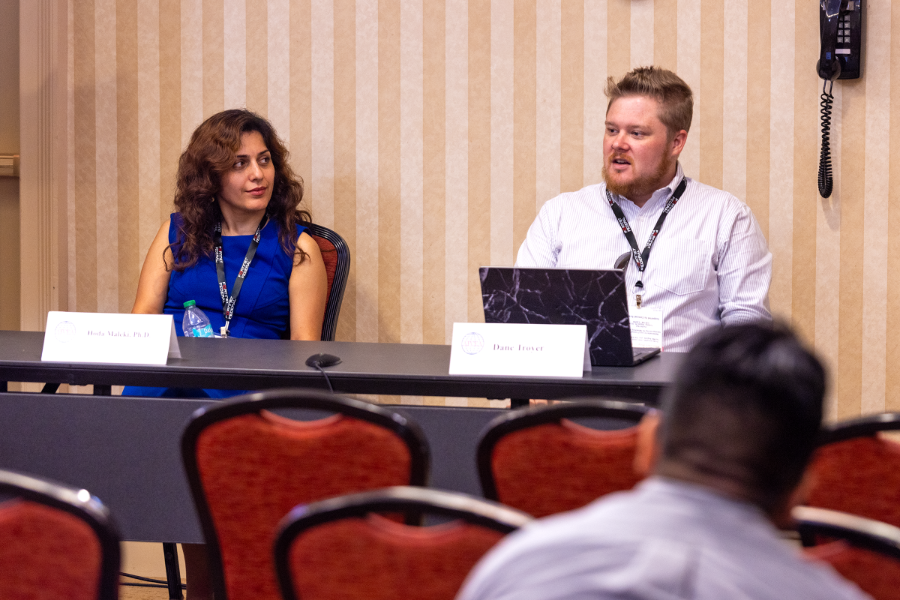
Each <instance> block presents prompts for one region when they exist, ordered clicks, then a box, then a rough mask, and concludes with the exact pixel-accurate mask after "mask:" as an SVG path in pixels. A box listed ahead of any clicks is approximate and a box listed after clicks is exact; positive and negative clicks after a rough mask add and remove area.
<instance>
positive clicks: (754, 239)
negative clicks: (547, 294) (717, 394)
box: [516, 164, 772, 351]
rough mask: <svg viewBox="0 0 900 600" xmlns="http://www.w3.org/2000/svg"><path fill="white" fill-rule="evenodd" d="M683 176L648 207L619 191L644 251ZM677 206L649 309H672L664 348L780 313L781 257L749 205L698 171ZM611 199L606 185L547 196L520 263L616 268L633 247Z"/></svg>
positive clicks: (654, 255) (647, 296) (648, 285)
mask: <svg viewBox="0 0 900 600" xmlns="http://www.w3.org/2000/svg"><path fill="white" fill-rule="evenodd" d="M682 177H684V173H683V171H682V169H681V165H680V164H679V165H678V170H677V173H676V175H675V178H674V179H673V180H672V181H671V183H670V184H669V185H668V186H667V187H664V188H662V189H660V190H657V191H656V192H655V193H654V194H653V196H652V197H651V198H650V200H649V201H647V203H646V204H644V206H643V207H642V208H638V207H637V206H636V205H635V204H634V203H632V202H631V201H629V200H626V199H625V198H622V197H620V196H616V195H613V200H615V201H616V202H617V203H618V205H619V206H620V207H621V208H622V212H623V213H624V214H625V217H626V218H627V219H628V223H629V225H630V226H631V228H632V230H633V231H634V235H635V238H636V239H637V242H638V246H639V248H640V249H641V250H642V251H643V249H644V245H645V244H646V243H647V239H648V238H649V236H650V232H651V231H653V226H654V225H655V224H656V220H657V219H658V218H659V215H660V214H661V213H662V211H663V208H664V207H665V205H666V200H668V198H669V196H671V195H672V193H673V192H674V190H675V188H676V187H677V185H678V183H679V182H680V181H681V178H682ZM685 179H686V180H687V189H686V190H685V192H684V195H683V196H682V197H681V200H680V201H679V202H678V203H677V204H676V205H675V207H674V208H673V209H672V210H671V211H670V212H669V215H668V217H667V218H666V221H665V224H664V225H663V227H662V229H661V230H660V232H659V236H658V238H657V240H656V242H654V244H653V249H652V250H651V252H650V258H649V260H648V261H647V268H646V270H645V271H644V277H643V284H644V293H643V294H642V298H641V300H642V303H641V304H642V306H643V307H647V308H659V309H661V311H662V315H663V349H665V350H673V351H687V350H689V349H690V348H691V346H692V345H693V342H694V341H695V340H696V339H697V336H698V335H699V334H700V333H702V332H703V331H705V330H706V329H708V328H710V327H712V326H716V325H719V324H726V325H734V324H737V323H746V322H751V321H759V320H771V319H772V315H771V313H770V312H769V284H770V282H771V280H772V254H771V253H770V252H769V249H768V246H767V245H766V240H765V238H764V237H763V234H762V231H761V230H760V228H759V225H758V224H757V222H756V219H754V218H753V213H752V212H750V208H749V207H748V206H747V205H746V204H744V203H743V202H741V201H740V200H738V199H737V198H735V197H734V196H732V195H731V194H729V193H727V192H723V191H722V190H717V189H716V188H713V187H710V186H708V185H704V184H702V183H699V182H697V181H694V180H692V179H690V178H685ZM630 251H631V246H630V245H629V244H628V240H627V239H626V238H625V235H624V234H623V233H622V229H621V228H620V227H619V224H618V222H617V221H616V217H615V215H614V214H613V211H612V209H611V208H610V206H609V203H608V202H607V199H606V184H605V183H599V184H596V185H590V186H588V187H586V188H584V189H581V190H579V191H577V192H571V193H566V194H560V195H559V196H557V197H556V198H553V199H551V200H548V201H547V203H546V204H544V206H543V208H541V211H540V213H539V214H538V216H537V218H536V219H535V221H534V223H532V224H531V227H530V228H529V230H528V235H527V237H526V238H525V241H524V242H523V243H522V246H521V247H520V248H519V254H518V257H517V259H516V266H517V267H543V268H571V269H611V268H612V267H613V265H614V263H615V261H616V259H617V258H618V257H619V256H621V255H622V254H624V253H625V252H630ZM638 275H639V271H638V268H637V265H636V264H635V262H634V259H631V260H630V261H629V264H628V269H627V272H626V276H625V280H626V283H627V285H628V290H629V293H630V292H631V291H632V290H633V289H634V284H635V282H637V280H638Z"/></svg>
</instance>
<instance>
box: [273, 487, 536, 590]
mask: <svg viewBox="0 0 900 600" xmlns="http://www.w3.org/2000/svg"><path fill="white" fill-rule="evenodd" d="M384 514H390V515H394V516H397V517H399V516H400V515H405V516H407V517H410V516H411V517H412V518H413V520H415V519H416V518H418V517H420V516H421V515H434V516H436V517H439V518H441V519H452V520H453V521H452V522H451V523H446V522H442V523H440V524H438V525H435V526H431V527H418V526H413V525H406V524H402V523H399V522H397V521H391V520H388V519H386V518H384V517H383V516H381V515H384ZM530 520H531V517H529V516H528V515H526V514H524V513H522V512H520V511H517V510H515V509H512V508H508V507H505V506H502V505H499V504H495V503H493V502H488V501H486V500H481V499H479V498H474V497H472V496H468V495H465V494H460V493H456V492H445V491H438V490H432V489H426V488H417V487H408V486H399V487H392V488H386V489H382V490H376V491H371V492H362V493H358V494H351V495H347V496H339V497H337V498H331V499H329V500H323V501H321V502H316V503H313V504H310V505H307V506H298V507H297V508H295V509H294V510H292V511H291V512H290V514H288V516H286V517H285V518H284V519H282V521H281V524H280V525H279V530H278V534H277V537H276V540H275V548H274V551H275V568H276V571H277V573H278V583H279V585H280V586H281V593H282V596H283V597H284V598H285V600H298V599H300V598H303V599H304V600H324V599H326V598H327V599H331V598H341V599H342V600H387V599H393V598H404V599H406V600H424V599H428V600H452V599H453V598H454V597H455V596H456V594H457V592H458V591H459V588H460V587H461V586H462V583H463V581H464V580H465V578H466V576H467V575H468V573H469V571H470V570H471V569H472V567H474V566H475V564H476V563H477V562H478V560H479V559H480V558H481V557H482V556H483V555H484V553H485V552H487V551H488V550H489V549H490V548H491V547H493V546H494V545H495V544H496V543H497V542H498V541H500V539H502V538H503V536H505V535H506V534H508V533H510V532H512V531H514V530H515V529H517V528H519V527H521V526H523V525H525V524H526V523H528V522H529V521H530Z"/></svg>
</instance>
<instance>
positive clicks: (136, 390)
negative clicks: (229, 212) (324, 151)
mask: <svg viewBox="0 0 900 600" xmlns="http://www.w3.org/2000/svg"><path fill="white" fill-rule="evenodd" d="M182 223H183V221H182V218H181V214H180V213H172V215H171V217H170V220H169V243H170V244H175V243H176V235H177V233H178V231H179V229H180V227H181V224H182ZM304 231H306V227H304V226H302V225H298V226H297V237H300V234H301V233H303V232H304ZM252 239H253V236H252V235H234V236H223V237H222V254H223V259H224V262H225V281H226V282H227V283H228V291H229V293H230V292H231V291H232V290H233V288H234V281H235V279H236V277H237V273H238V271H239V270H240V268H241V264H243V262H244V257H245V256H246V254H247V249H248V248H249V247H250V242H251V240H252ZM295 239H296V238H295ZM293 267H294V260H293V257H292V256H288V255H287V254H285V252H284V249H283V248H282V247H281V243H280V241H279V240H278V227H277V224H276V223H271V222H270V223H268V224H267V225H266V226H265V227H264V228H263V230H262V234H261V236H260V240H259V247H258V248H257V249H256V256H254V258H253V262H252V263H251V264H250V270H249V271H248V272H247V277H246V279H244V285H243V286H242V287H241V293H240V296H238V300H237V304H236V305H235V309H234V316H233V317H232V319H231V325H229V326H228V333H229V335H230V336H231V337H239V338H256V339H286V338H288V337H289V326H290V317H291V310H290V301H289V298H288V282H289V280H290V278H291V270H292V269H293ZM188 300H194V301H196V302H197V307H198V308H200V309H201V310H202V311H203V312H204V313H206V316H207V317H209V321H210V323H211V324H212V328H213V331H215V332H216V333H218V332H219V329H220V328H221V327H222V326H224V325H225V317H224V316H223V315H222V297H221V296H220V295H219V281H218V278H217V276H216V262H215V259H213V258H212V257H210V256H201V257H200V259H199V260H198V261H197V263H196V264H195V265H194V266H193V267H191V268H190V269H187V270H184V271H172V272H171V274H170V275H169V291H168V294H167V296H166V304H165V307H164V308H163V313H164V314H167V315H172V316H173V317H174V319H175V333H176V334H178V336H179V337H181V336H183V335H184V331H183V330H182V327H181V321H182V319H183V318H184V303H185V302H187V301H188ZM242 393H244V392H243V391H242V390H207V389H203V390H201V389H199V388H197V389H184V388H149V387H136V386H128V387H126V388H125V390H124V391H123V392H122V394H123V395H127V396H162V397H180V398H184V397H190V398H202V397H210V398H227V397H229V396H235V395H238V394H242Z"/></svg>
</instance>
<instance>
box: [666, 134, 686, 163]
mask: <svg viewBox="0 0 900 600" xmlns="http://www.w3.org/2000/svg"><path fill="white" fill-rule="evenodd" d="M687 136H688V132H687V131H685V130H684V129H682V130H681V131H679V132H678V133H676V134H675V135H674V137H672V141H671V146H670V151H671V153H672V158H676V159H677V158H678V157H679V156H680V155H681V151H682V150H684V145H685V144H686V143H687Z"/></svg>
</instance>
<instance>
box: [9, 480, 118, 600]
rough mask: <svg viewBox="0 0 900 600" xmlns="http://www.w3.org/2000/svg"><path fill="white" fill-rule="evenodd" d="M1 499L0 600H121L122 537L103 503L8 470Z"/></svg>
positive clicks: (88, 494)
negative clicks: (24, 599) (10, 599)
mask: <svg viewBox="0 0 900 600" xmlns="http://www.w3.org/2000/svg"><path fill="white" fill-rule="evenodd" d="M0 499H2V500H3V502H0V540H2V548H0V597H4V598H13V597H27V598H33V599H35V600H42V599H45V598H46V599H50V598H69V599H72V600H89V599H90V600H94V599H99V600H115V599H116V598H118V597H119V564H120V562H121V556H120V550H119V541H120V539H121V536H120V535H119V532H118V530H117V528H116V526H115V524H114V523H113V521H112V518H111V517H110V514H109V511H108V510H107V508H106V507H105V506H104V505H103V504H102V503H101V502H100V500H98V499H97V498H95V497H93V496H91V494H90V493H89V492H88V491H87V490H79V489H76V488H72V487H68V486H64V485H61V484H57V483H52V482H50V481H47V480H45V479H38V478H36V477H31V476H29V475H24V474H21V473H15V472H13V471H5V470H0Z"/></svg>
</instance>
